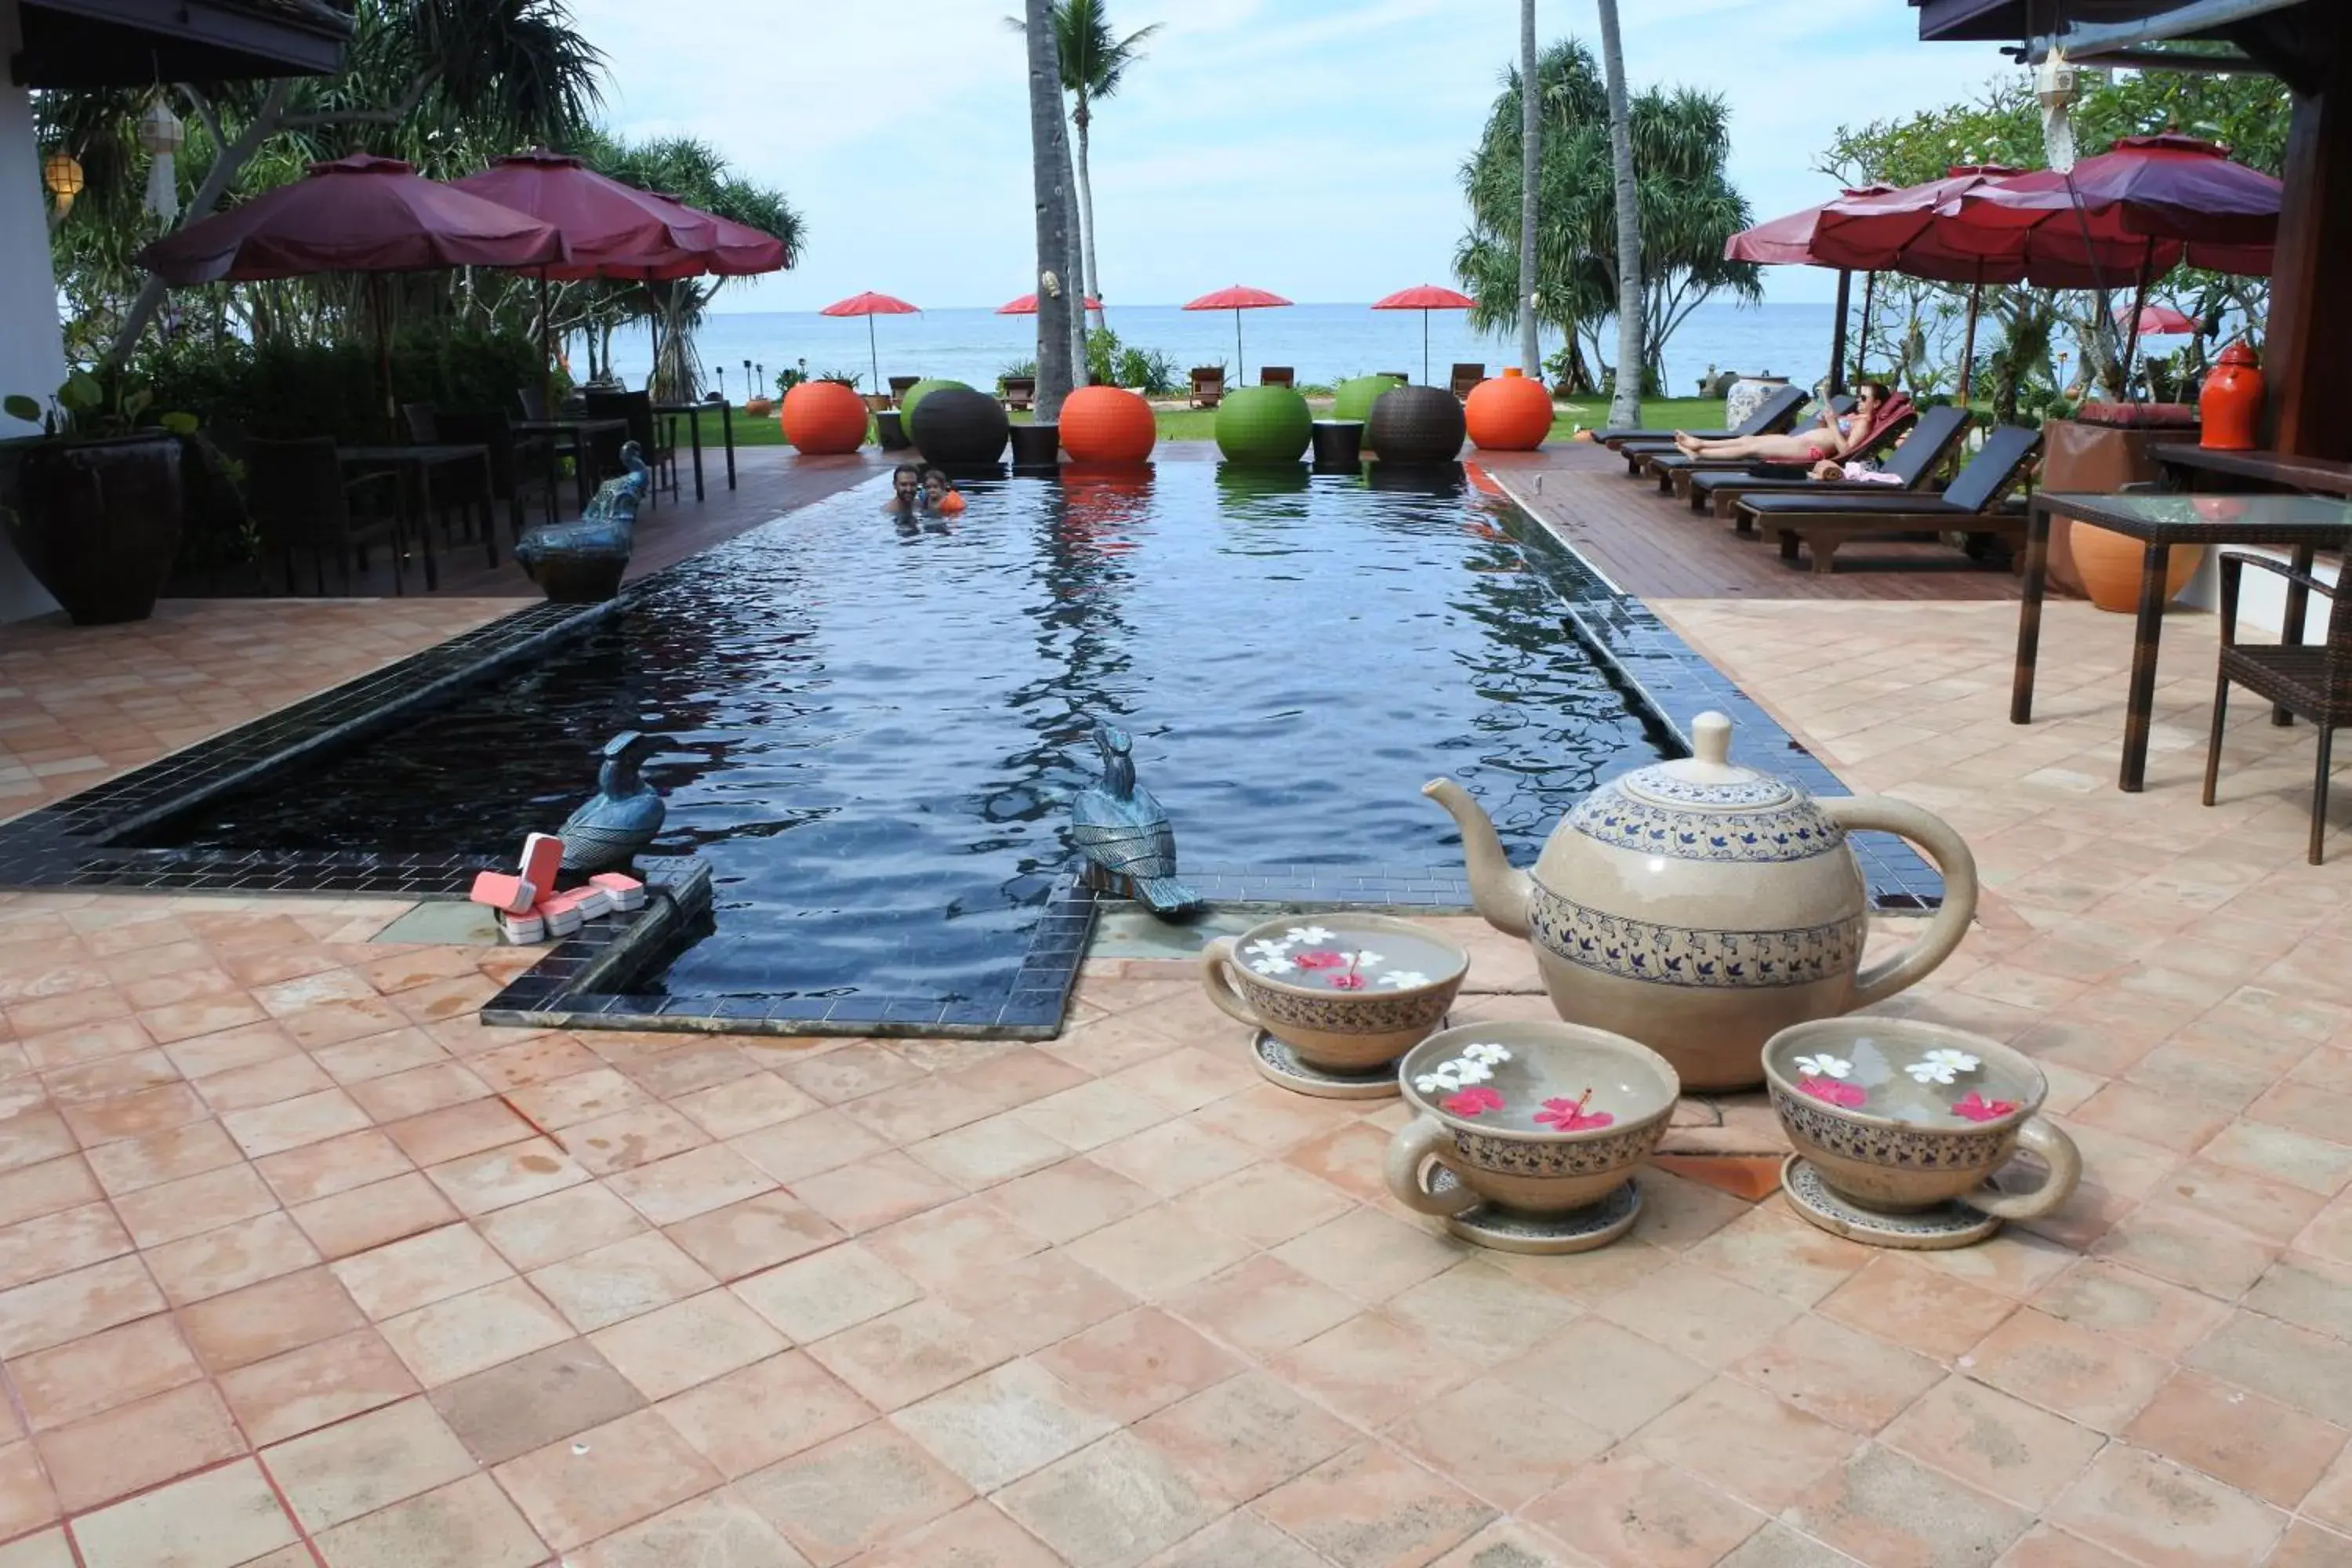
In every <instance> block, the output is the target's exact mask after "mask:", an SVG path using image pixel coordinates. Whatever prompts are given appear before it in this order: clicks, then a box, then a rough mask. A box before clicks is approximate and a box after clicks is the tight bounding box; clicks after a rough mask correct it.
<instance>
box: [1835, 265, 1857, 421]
mask: <svg viewBox="0 0 2352 1568" xmlns="http://www.w3.org/2000/svg"><path fill="white" fill-rule="evenodd" d="M1851 310H1853V273H1852V272H1850V271H1848V270H1846V269H1845V268H1843V267H1841V268H1838V302H1837V326H1836V327H1835V328H1834V329H1833V330H1832V332H1831V335H1830V395H1831V396H1832V397H1835V396H1836V395H1838V394H1839V393H1841V392H1843V391H1844V390H1845V321H1846V316H1847V315H1848V314H1849V313H1850V312H1851Z"/></svg>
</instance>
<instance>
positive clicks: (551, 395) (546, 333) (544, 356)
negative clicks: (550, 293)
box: [539, 267, 555, 414]
mask: <svg viewBox="0 0 2352 1568" xmlns="http://www.w3.org/2000/svg"><path fill="white" fill-rule="evenodd" d="M553 327H554V322H553V321H552V319H551V317H550V315H549V313H548V309H547V268H544V267H542V268H540V269H539V397H540V406H541V408H543V409H545V410H546V411H547V412H548V413H550V414H552V413H554V412H555V339H554V336H553Z"/></svg>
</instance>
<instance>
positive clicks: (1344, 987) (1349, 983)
mask: <svg viewBox="0 0 2352 1568" xmlns="http://www.w3.org/2000/svg"><path fill="white" fill-rule="evenodd" d="M1363 988H1364V977H1363V976H1362V975H1360V974H1354V973H1349V974H1335V975H1333V976H1331V989H1332V990H1334V991H1361V990H1362V989H1363Z"/></svg>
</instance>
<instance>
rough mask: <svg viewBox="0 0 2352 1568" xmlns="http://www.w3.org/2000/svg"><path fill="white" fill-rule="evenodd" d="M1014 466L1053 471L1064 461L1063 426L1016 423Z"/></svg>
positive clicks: (1034, 470)
mask: <svg viewBox="0 0 2352 1568" xmlns="http://www.w3.org/2000/svg"><path fill="white" fill-rule="evenodd" d="M1012 436H1013V467H1014V468H1025V469H1029V470H1031V471H1033V472H1043V473H1051V472H1052V471H1053V470H1055V468H1059V467H1061V463H1062V427H1061V426H1058V425H1038V424H1034V423H1033V424H1028V425H1015V426H1013V427H1012Z"/></svg>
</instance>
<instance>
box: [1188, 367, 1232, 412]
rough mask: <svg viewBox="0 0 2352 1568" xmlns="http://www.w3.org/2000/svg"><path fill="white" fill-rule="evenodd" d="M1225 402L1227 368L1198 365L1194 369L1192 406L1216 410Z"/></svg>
mask: <svg viewBox="0 0 2352 1568" xmlns="http://www.w3.org/2000/svg"><path fill="white" fill-rule="evenodd" d="M1224 400H1225V367H1224V366H1223V365H1221V364H1196V365H1194V366H1193V367H1192V406H1193V407H1195V408H1214V407H1215V406H1216V405H1218V404H1220V403H1223V401H1224Z"/></svg>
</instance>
